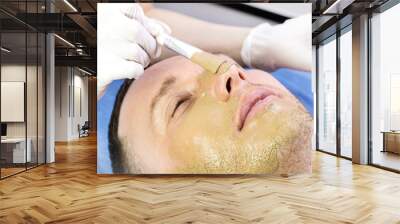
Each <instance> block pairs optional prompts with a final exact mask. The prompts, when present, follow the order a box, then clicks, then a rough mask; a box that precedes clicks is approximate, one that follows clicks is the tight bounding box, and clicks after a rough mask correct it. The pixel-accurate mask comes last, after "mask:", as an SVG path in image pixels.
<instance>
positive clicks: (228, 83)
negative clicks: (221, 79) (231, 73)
mask: <svg viewBox="0 0 400 224" xmlns="http://www.w3.org/2000/svg"><path fill="white" fill-rule="evenodd" d="M231 82H232V78H231V77H229V78H228V80H227V81H226V90H227V91H228V93H230V92H231V88H232V87H231Z"/></svg>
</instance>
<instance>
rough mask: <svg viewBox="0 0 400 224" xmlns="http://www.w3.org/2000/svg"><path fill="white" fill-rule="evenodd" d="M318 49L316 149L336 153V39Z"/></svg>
mask: <svg viewBox="0 0 400 224" xmlns="http://www.w3.org/2000/svg"><path fill="white" fill-rule="evenodd" d="M332 39H333V40H330V41H329V42H327V43H325V44H323V45H320V46H319V48H318V65H319V66H318V108H317V109H318V149H319V150H322V151H326V152H330V153H336V39H335V37H333V38H332Z"/></svg>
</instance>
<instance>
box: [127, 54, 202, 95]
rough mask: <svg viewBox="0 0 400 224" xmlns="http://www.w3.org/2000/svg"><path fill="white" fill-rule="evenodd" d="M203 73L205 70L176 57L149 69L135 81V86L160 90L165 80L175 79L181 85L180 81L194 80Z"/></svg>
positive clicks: (180, 57)
mask: <svg viewBox="0 0 400 224" xmlns="http://www.w3.org/2000/svg"><path fill="white" fill-rule="evenodd" d="M203 72H204V69H203V68H202V67H200V66H199V65H197V64H195V63H193V62H191V61H190V60H188V59H186V58H184V57H182V56H175V57H172V58H168V59H166V60H163V61H161V62H158V63H156V64H154V65H152V66H151V67H149V68H147V69H146V70H145V72H144V74H143V75H142V76H141V77H140V78H139V79H137V80H136V81H135V82H136V83H135V84H136V85H145V86H147V87H149V88H159V86H160V85H161V83H162V82H163V81H164V80H167V79H170V78H175V80H176V82H178V83H179V82H180V81H184V80H188V79H194V78H196V77H198V75H200V74H201V73H203ZM150 86H151V87H150Z"/></svg>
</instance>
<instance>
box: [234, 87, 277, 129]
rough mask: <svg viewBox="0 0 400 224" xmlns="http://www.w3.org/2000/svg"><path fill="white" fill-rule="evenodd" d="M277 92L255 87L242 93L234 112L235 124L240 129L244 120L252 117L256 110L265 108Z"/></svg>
mask: <svg viewBox="0 0 400 224" xmlns="http://www.w3.org/2000/svg"><path fill="white" fill-rule="evenodd" d="M277 97H279V94H278V93H277V92H276V91H275V90H273V89H264V88H262V89H256V90H253V91H251V92H249V93H246V94H244V96H242V97H241V100H240V102H239V107H238V111H237V113H236V119H235V120H236V122H235V123H236V126H237V129H238V130H239V131H241V130H242V129H243V127H244V125H245V123H246V121H248V120H250V119H251V118H253V117H254V116H255V115H256V114H257V113H258V112H260V111H263V110H265V109H264V108H265V107H266V106H267V105H269V104H270V103H271V102H272V101H273V100H274V99H276V98H277Z"/></svg>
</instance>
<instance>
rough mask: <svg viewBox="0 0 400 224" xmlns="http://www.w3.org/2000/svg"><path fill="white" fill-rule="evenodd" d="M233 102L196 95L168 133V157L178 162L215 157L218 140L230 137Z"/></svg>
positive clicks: (231, 133) (217, 149) (199, 160)
mask: <svg viewBox="0 0 400 224" xmlns="http://www.w3.org/2000/svg"><path fill="white" fill-rule="evenodd" d="M234 108H236V106H235V102H234V101H232V102H231V103H228V102H225V103H224V102H219V101H216V100H214V99H213V97H210V96H209V95H203V96H200V97H199V98H198V99H197V101H196V102H195V103H194V105H192V107H191V108H190V109H189V110H188V111H187V112H186V113H185V114H184V115H183V117H182V118H181V120H179V121H177V122H178V123H177V125H176V126H175V127H174V128H172V129H171V130H169V132H170V133H171V137H170V140H171V144H170V150H169V151H170V153H171V157H174V158H175V159H176V160H179V161H180V162H181V163H185V162H186V161H198V162H199V163H201V162H202V161H203V162H204V161H205V160H210V158H209V157H210V156H214V157H215V156H218V155H219V154H220V152H218V151H219V148H216V147H214V146H215V145H216V144H217V142H218V141H219V140H220V139H223V138H226V137H227V136H232V135H233V132H234V129H233V114H234V111H235V109H234Z"/></svg>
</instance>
